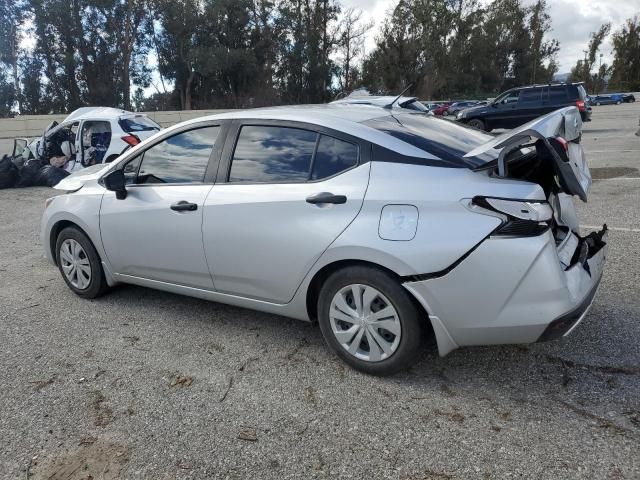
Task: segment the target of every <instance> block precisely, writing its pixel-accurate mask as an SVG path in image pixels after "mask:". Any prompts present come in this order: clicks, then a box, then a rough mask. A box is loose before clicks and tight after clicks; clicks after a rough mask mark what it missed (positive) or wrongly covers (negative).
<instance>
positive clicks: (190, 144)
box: [137, 127, 220, 183]
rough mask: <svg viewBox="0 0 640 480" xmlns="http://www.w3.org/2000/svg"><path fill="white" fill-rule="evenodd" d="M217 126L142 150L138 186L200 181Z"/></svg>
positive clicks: (170, 138)
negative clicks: (142, 184)
mask: <svg viewBox="0 0 640 480" xmlns="http://www.w3.org/2000/svg"><path fill="white" fill-rule="evenodd" d="M219 130H220V127H206V128H198V129H196V130H189V131H188V132H183V133H179V134H177V135H174V136H173V137H169V138H167V139H166V140H164V141H162V142H160V143H159V144H157V145H154V146H153V147H151V148H150V149H149V150H147V151H145V152H144V154H143V157H142V164H141V165H140V171H139V172H138V179H137V183H192V182H202V181H203V180H204V173H205V171H206V169H207V164H208V163H209V156H210V155H211V150H212V149H213V144H214V143H215V141H216V137H217V136H218V132H219Z"/></svg>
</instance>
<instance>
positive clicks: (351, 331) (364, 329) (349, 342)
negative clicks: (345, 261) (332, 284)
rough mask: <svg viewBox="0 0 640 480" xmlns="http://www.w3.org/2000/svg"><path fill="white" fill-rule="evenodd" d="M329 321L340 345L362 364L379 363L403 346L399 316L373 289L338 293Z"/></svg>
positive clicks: (349, 287) (350, 287)
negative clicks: (401, 344)
mask: <svg viewBox="0 0 640 480" xmlns="http://www.w3.org/2000/svg"><path fill="white" fill-rule="evenodd" d="M329 321H330V323H331V330H332V332H333V334H334V335H335V338H336V340H338V343H340V345H341V346H342V347H343V348H344V349H345V350H346V351H347V352H349V353H350V354H351V355H353V356H354V357H356V358H358V359H360V360H364V361H367V362H380V361H382V360H385V359H387V358H389V357H390V356H391V355H393V354H394V352H395V351H396V350H397V349H398V346H399V345H400V338H401V335H402V326H401V324H400V317H399V316H398V312H397V311H396V309H395V308H394V306H393V304H392V303H391V302H390V301H389V300H388V299H387V297H385V296H384V295H383V294H382V293H381V292H380V291H379V290H377V289H375V288H373V287H371V286H370V285H363V284H353V285H347V286H346V287H344V288H342V289H341V290H340V291H338V292H337V293H336V294H335V295H334V297H333V300H332V301H331V306H330V310H329Z"/></svg>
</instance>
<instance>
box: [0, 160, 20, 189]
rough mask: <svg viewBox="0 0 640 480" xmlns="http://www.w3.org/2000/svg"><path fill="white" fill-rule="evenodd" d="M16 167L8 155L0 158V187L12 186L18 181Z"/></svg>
mask: <svg viewBox="0 0 640 480" xmlns="http://www.w3.org/2000/svg"><path fill="white" fill-rule="evenodd" d="M18 176H19V173H18V167H16V165H15V164H14V163H13V160H12V159H11V157H10V156H9V155H5V156H4V157H2V160H0V188H11V187H14V186H15V184H16V182H17V181H18Z"/></svg>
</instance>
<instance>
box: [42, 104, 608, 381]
mask: <svg viewBox="0 0 640 480" xmlns="http://www.w3.org/2000/svg"><path fill="white" fill-rule="evenodd" d="M580 133H581V122H580V115H579V112H578V110H577V109H575V108H573V107H569V108H565V109H562V110H558V111H556V112H553V113H551V114H549V115H547V116H545V117H541V118H539V119H537V120H535V121H534V122H531V123H529V124H526V125H523V126H522V127H520V128H518V129H516V130H513V131H511V132H508V133H506V134H503V135H501V136H498V137H493V136H489V135H487V134H485V133H483V132H479V131H477V130H474V129H469V128H467V127H465V126H464V125H458V124H455V123H452V122H448V121H446V120H441V119H438V118H436V117H430V116H425V115H422V114H414V113H410V112H406V113H405V112H398V111H393V112H392V111H390V110H389V109H384V108H380V107H377V106H372V105H349V104H335V105H325V106H299V107H282V108H268V109H256V110H247V111H235V112H228V113H224V114H220V115H215V116H210V117H203V118H199V119H196V120H192V121H189V122H185V123H182V124H179V125H176V126H174V127H172V128H169V129H167V130H165V131H162V132H159V133H158V134H156V135H155V136H153V137H151V138H150V139H148V140H146V141H144V142H142V143H141V144H139V145H137V146H136V147H134V148H133V149H131V150H130V151H128V152H126V153H125V154H124V155H122V156H121V157H120V158H119V159H118V160H117V161H116V162H114V163H113V164H109V165H106V166H105V165H98V166H96V167H91V168H88V169H85V170H83V171H82V172H78V173H77V174H72V175H70V176H69V177H67V178H65V179H64V180H63V181H62V182H61V183H60V184H58V185H57V186H56V188H58V189H61V190H65V191H66V192H67V193H66V194H64V195H59V196H56V197H53V198H51V199H49V200H48V201H47V206H46V209H45V211H44V215H43V219H42V239H43V245H44V247H45V253H46V255H47V257H48V258H49V260H50V261H51V262H52V263H53V264H55V265H56V266H57V267H58V268H59V270H60V272H61V274H62V278H63V279H64V281H65V282H66V283H67V285H68V286H69V288H70V289H71V290H72V291H74V292H75V293H76V294H78V295H80V296H82V297H85V298H94V297H97V296H99V295H101V294H103V293H105V292H106V291H107V290H108V289H109V287H110V286H113V285H115V284H116V283H129V284H135V285H141V286H145V287H149V288H156V289H160V290H164V291H168V292H173V293H178V294H184V295H190V296H194V297H199V298H203V299H207V300H213V301H217V302H223V303H228V304H232V305H238V306H242V307H246V308H251V309H255V310H261V311H264V312H270V313H275V314H280V315H284V316H288V317H293V318H297V319H301V320H306V321H317V322H318V324H319V326H320V329H321V330H322V334H323V335H324V338H325V339H326V341H327V343H328V345H329V347H330V348H331V349H333V350H334V351H335V353H336V354H337V355H338V356H340V357H341V358H342V359H343V360H344V361H346V362H347V363H348V364H349V365H351V366H352V367H354V368H356V369H359V370H362V371H364V372H368V373H372V374H378V375H385V374H392V373H394V372H397V371H399V370H402V369H404V368H407V367H408V366H410V365H411V363H412V362H414V361H415V360H416V357H417V356H418V354H419V352H420V350H421V349H422V348H424V345H425V343H424V339H425V337H427V336H433V337H434V338H435V341H436V343H437V348H438V350H439V353H440V354H441V355H446V354H447V353H448V352H450V351H451V350H453V349H455V348H458V347H462V346H466V345H486V344H499V343H525V342H536V341H541V340H548V339H552V338H556V337H559V336H562V335H566V334H567V333H568V332H569V331H570V330H572V329H573V328H574V327H575V326H576V325H577V324H578V323H579V322H580V320H581V319H582V318H583V316H584V315H585V313H586V311H587V309H588V308H589V306H590V304H591V302H592V300H593V297H594V295H595V292H596V289H597V286H598V284H599V282H600V278H601V275H602V270H603V266H604V261H605V256H606V252H607V245H606V227H605V228H603V229H602V230H601V231H600V232H592V233H590V234H586V235H585V234H582V233H581V232H580V229H579V226H578V220H577V216H576V212H575V209H574V206H573V200H572V197H574V196H576V197H579V198H580V199H582V200H586V196H587V191H588V189H589V186H590V183H591V178H590V176H589V169H588V167H587V164H586V161H585V158H584V153H583V150H582V147H581V145H580V143H579V142H580ZM98 308H99V307H98Z"/></svg>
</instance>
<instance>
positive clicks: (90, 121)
mask: <svg viewBox="0 0 640 480" xmlns="http://www.w3.org/2000/svg"><path fill="white" fill-rule="evenodd" d="M160 129H161V127H160V125H158V124H157V123H156V122H154V121H153V120H151V119H150V118H149V117H148V116H147V115H145V114H143V113H132V112H127V111H126V110H120V109H117V108H109V107H84V108H79V109H78V110H75V111H74V112H73V113H71V114H69V116H68V117H67V118H65V119H64V121H63V122H62V123H60V124H57V123H56V122H54V123H53V124H51V125H49V126H48V127H47V128H46V129H45V132H44V134H43V135H42V137H41V138H38V139H35V140H32V141H29V140H27V139H25V138H18V139H15V140H14V147H13V158H14V161H17V162H20V160H22V161H23V162H25V161H27V160H29V159H31V158H36V159H38V160H44V161H46V162H47V163H51V164H54V165H56V166H61V167H64V169H65V170H67V171H69V172H71V171H75V170H79V169H81V168H84V167H87V166H90V165H95V164H97V163H110V162H112V161H113V160H115V159H116V158H118V156H119V155H120V154H121V153H122V152H124V151H125V150H127V149H128V148H131V147H132V146H134V145H137V144H138V143H140V142H141V141H142V140H145V139H147V138H149V137H150V136H152V135H153V134H154V133H156V132H158V131H159V130H160ZM53 158H55V160H54V161H53V162H52V161H51V160H52V159H53ZM55 162H57V163H55Z"/></svg>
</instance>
